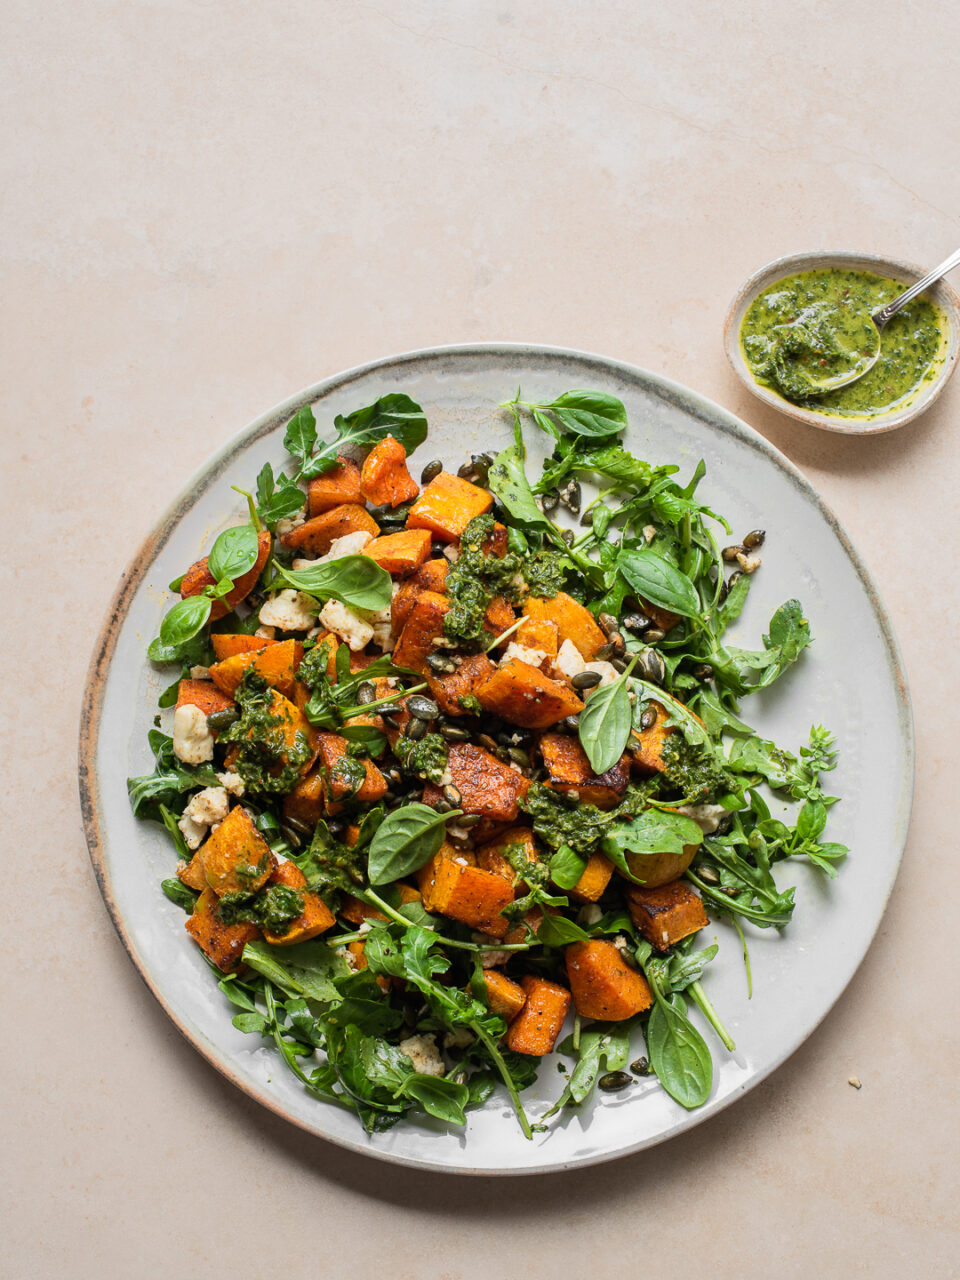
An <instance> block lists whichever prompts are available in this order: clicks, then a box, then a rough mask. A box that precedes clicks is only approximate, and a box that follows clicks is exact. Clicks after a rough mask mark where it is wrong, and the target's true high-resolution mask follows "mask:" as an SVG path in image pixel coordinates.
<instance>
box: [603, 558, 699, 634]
mask: <svg viewBox="0 0 960 1280" xmlns="http://www.w3.org/2000/svg"><path fill="white" fill-rule="evenodd" d="M617 569H618V570H619V571H620V573H622V574H623V576H624V577H625V578H626V580H627V582H629V584H630V586H631V587H632V588H633V590H634V591H635V592H636V593H637V594H638V595H639V596H642V597H643V599H644V600H649V601H650V603H651V604H655V605H659V606H660V608H661V609H669V610H671V611H672V612H673V613H679V614H681V615H682V616H683V617H685V618H696V617H697V616H698V615H699V613H700V597H699V596H698V595H697V591H696V588H695V587H694V585H693V583H692V582H691V581H690V579H689V578H688V577H687V575H686V574H685V573H681V572H680V570H679V569H678V568H676V566H675V565H672V564H671V563H670V561H669V560H664V558H663V556H658V555H657V554H656V552H654V551H650V550H649V549H648V548H644V547H638V548H637V549H636V550H635V551H621V553H620V555H619V556H618V557H617Z"/></svg>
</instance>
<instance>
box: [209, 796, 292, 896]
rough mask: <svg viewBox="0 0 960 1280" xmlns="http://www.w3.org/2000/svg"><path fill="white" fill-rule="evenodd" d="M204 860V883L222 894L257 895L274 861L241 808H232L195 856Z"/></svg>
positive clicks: (271, 853)
mask: <svg viewBox="0 0 960 1280" xmlns="http://www.w3.org/2000/svg"><path fill="white" fill-rule="evenodd" d="M195 856H196V857H200V858H202V859H203V873H204V875H205V876H206V877H207V884H208V885H209V886H210V888H211V889H213V890H214V892H215V893H216V894H217V896H218V897H222V896H223V894H225V893H256V891H257V890H258V889H262V888H263V886H264V885H265V884H266V883H267V881H268V880H269V879H270V876H271V875H272V874H273V871H274V869H275V867H276V865H277V859H276V857H275V856H274V854H273V852H272V851H271V849H270V846H269V845H268V844H267V842H266V840H264V838H263V836H262V835H261V834H260V832H259V831H258V830H257V828H256V827H255V826H254V823H253V819H252V818H251V817H250V814H249V813H248V812H247V810H246V809H244V807H243V806H242V805H239V804H238V805H235V806H234V808H232V809H231V810H230V812H229V813H228V814H227V816H226V817H225V818H224V820H223V821H222V822H221V823H220V825H219V826H218V827H217V829H216V831H214V832H213V833H212V834H211V835H210V836H208V837H207V840H206V841H205V843H204V844H203V846H202V848H201V849H200V851H199V853H198V854H196V855H195Z"/></svg>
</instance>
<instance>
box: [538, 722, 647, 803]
mask: <svg viewBox="0 0 960 1280" xmlns="http://www.w3.org/2000/svg"><path fill="white" fill-rule="evenodd" d="M538 749H539V752H540V757H541V759H542V761H543V766H544V768H545V769H546V771H547V776H546V778H545V779H544V785H545V786H548V787H549V788H550V789H551V791H562V792H563V793H564V794H569V793H570V792H571V791H575V792H576V793H577V797H578V799H580V800H581V801H582V802H583V803H584V804H593V805H596V806H597V808H598V809H613V808H614V807H615V806H616V805H618V804H619V803H620V801H621V800H622V799H623V796H624V795H625V793H626V790H627V787H628V786H629V784H630V757H629V755H627V754H624V755H623V756H622V757H621V759H620V760H618V761H617V763H616V764H615V765H614V766H613V767H612V768H611V769H608V770H607V771H606V773H602V774H600V775H599V776H598V775H597V774H595V773H594V772H593V770H592V769H591V768H590V761H589V760H588V759H587V753H586V752H585V751H584V749H583V747H581V745H580V743H579V742H578V741H577V739H576V738H571V737H570V736H569V735H568V734H563V733H545V734H544V735H543V737H542V738H541V739H540V742H539V743H538Z"/></svg>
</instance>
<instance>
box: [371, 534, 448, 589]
mask: <svg viewBox="0 0 960 1280" xmlns="http://www.w3.org/2000/svg"><path fill="white" fill-rule="evenodd" d="M431 543H432V539H431V537H430V530H429V529H401V531H400V532H399V533H387V534H384V535H383V536H382V537H380V538H374V540H373V541H372V542H368V543H367V545H366V546H365V547H364V548H363V554H364V555H365V556H369V557H370V559H371V560H376V562H377V564H378V565H379V566H380V567H381V569H386V571H387V573H390V574H393V576H394V577H397V578H405V577H406V576H407V575H408V574H410V573H413V572H414V571H415V570H417V569H419V567H420V566H421V565H422V564H423V562H424V561H425V560H426V558H427V556H429V554H430V547H431Z"/></svg>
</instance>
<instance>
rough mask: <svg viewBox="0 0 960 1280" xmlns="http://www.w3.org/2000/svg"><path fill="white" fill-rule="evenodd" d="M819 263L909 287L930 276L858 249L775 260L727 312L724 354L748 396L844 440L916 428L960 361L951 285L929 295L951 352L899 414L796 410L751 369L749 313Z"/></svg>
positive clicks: (939, 285) (959, 322)
mask: <svg viewBox="0 0 960 1280" xmlns="http://www.w3.org/2000/svg"><path fill="white" fill-rule="evenodd" d="M817 263H831V264H840V263H844V264H847V265H849V266H852V267H853V268H854V269H855V270H857V269H860V270H868V271H873V272H874V273H876V274H878V275H879V274H882V273H884V272H885V273H886V274H888V275H890V274H892V276H893V278H894V279H896V278H898V277H903V278H904V280H905V282H908V283H913V282H915V281H917V280H920V279H922V278H923V276H924V275H925V274H926V273H927V271H928V270H929V268H926V267H919V266H917V264H916V263H914V262H910V261H908V260H907V259H905V258H891V257H888V256H887V255H886V254H879V253H868V252H865V251H863V250H858V249H819V250H808V251H806V252H804V253H789V254H785V255H784V256H783V257H780V258H773V259H771V261H769V262H767V263H765V264H764V266H762V267H759V268H758V269H757V270H756V271H754V272H753V274H752V275H750V276H748V277H747V279H746V280H745V281H744V282H743V284H742V285H741V286H740V288H739V289H738V290H737V293H736V295H735V297H734V299H733V301H732V302H731V304H730V307H729V309H728V311H727V314H726V318H725V319H724V322H723V348H724V353H725V355H726V357H727V360H728V362H729V364H730V367H731V368H732V369H733V372H734V373H735V374H736V375H737V377H738V378H739V379H740V381H741V382H742V383H743V385H744V386H745V387H746V388H747V390H748V391H750V392H751V393H752V394H753V395H755V396H756V397H757V399H758V400H762V401H763V402H764V404H768V405H770V406H771V408H773V409H776V410H777V411H778V412H780V413H783V414H785V415H786V416H787V417H790V418H795V419H796V420H797V421H798V422H805V423H807V424H808V425H809V426H813V427H819V428H820V429H821V430H823V431H833V432H835V433H837V434H839V435H851V436H874V435H882V434H883V433H885V432H887V431H895V430H896V429H897V428H898V427H903V426H906V424H907V423H908V422H912V421H913V420H914V419H915V418H917V417H919V416H920V414H921V413H925V412H926V410H927V409H929V408H930V406H931V405H932V404H933V403H934V401H935V400H936V399H937V398H938V397H939V396H940V394H941V392H942V391H943V389H944V387H945V386H946V385H947V383H948V382H949V380H950V378H951V377H952V375H953V373H954V372H955V371H956V367H957V360H958V356H960V296H958V294H957V293H956V291H955V290H954V289H953V288H952V287H951V286H950V285H949V284H948V283H947V282H946V280H938V281H937V282H936V284H933V285H931V286H930V289H929V290H927V292H929V293H931V294H932V295H933V297H934V301H935V302H936V303H937V305H938V306H939V307H940V309H941V310H942V311H944V312H945V313H946V316H947V320H948V322H949V324H948V332H947V334H946V335H945V340H946V351H945V353H944V357H943V363H942V365H941V367H940V370H939V372H938V373H937V375H936V377H935V378H934V379H933V380H932V381H931V383H930V384H929V386H928V387H927V388H925V389H921V391H919V392H918V394H917V395H916V396H915V397H914V399H913V400H911V401H910V403H909V404H907V405H904V406H903V407H902V408H901V409H899V410H897V411H895V412H892V413H885V414H879V415H878V416H876V417H874V418H841V417H836V416H834V415H832V414H827V413H817V412H815V411H814V410H812V409H804V408H802V407H801V406H800V405H795V404H791V403H790V401H789V400H785V399H784V398H783V396H780V395H777V393H776V392H775V391H771V390H770V389H769V388H768V387H764V386H761V384H760V383H759V382H757V381H756V380H755V378H754V377H753V375H752V374H751V373H750V370H749V369H748V368H747V366H746V363H745V361H744V359H743V354H742V352H741V350H740V326H741V324H742V323H743V317H744V314H745V313H746V310H747V308H748V307H749V306H750V304H751V303H752V302H753V300H754V299H755V298H756V297H757V295H758V294H759V293H762V291H763V290H764V289H765V288H767V286H768V285H770V284H773V283H774V282H775V281H776V280H779V279H783V278H784V277H785V276H789V275H794V274H796V273H797V272H799V271H804V270H812V269H814V267H815V264H817Z"/></svg>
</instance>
